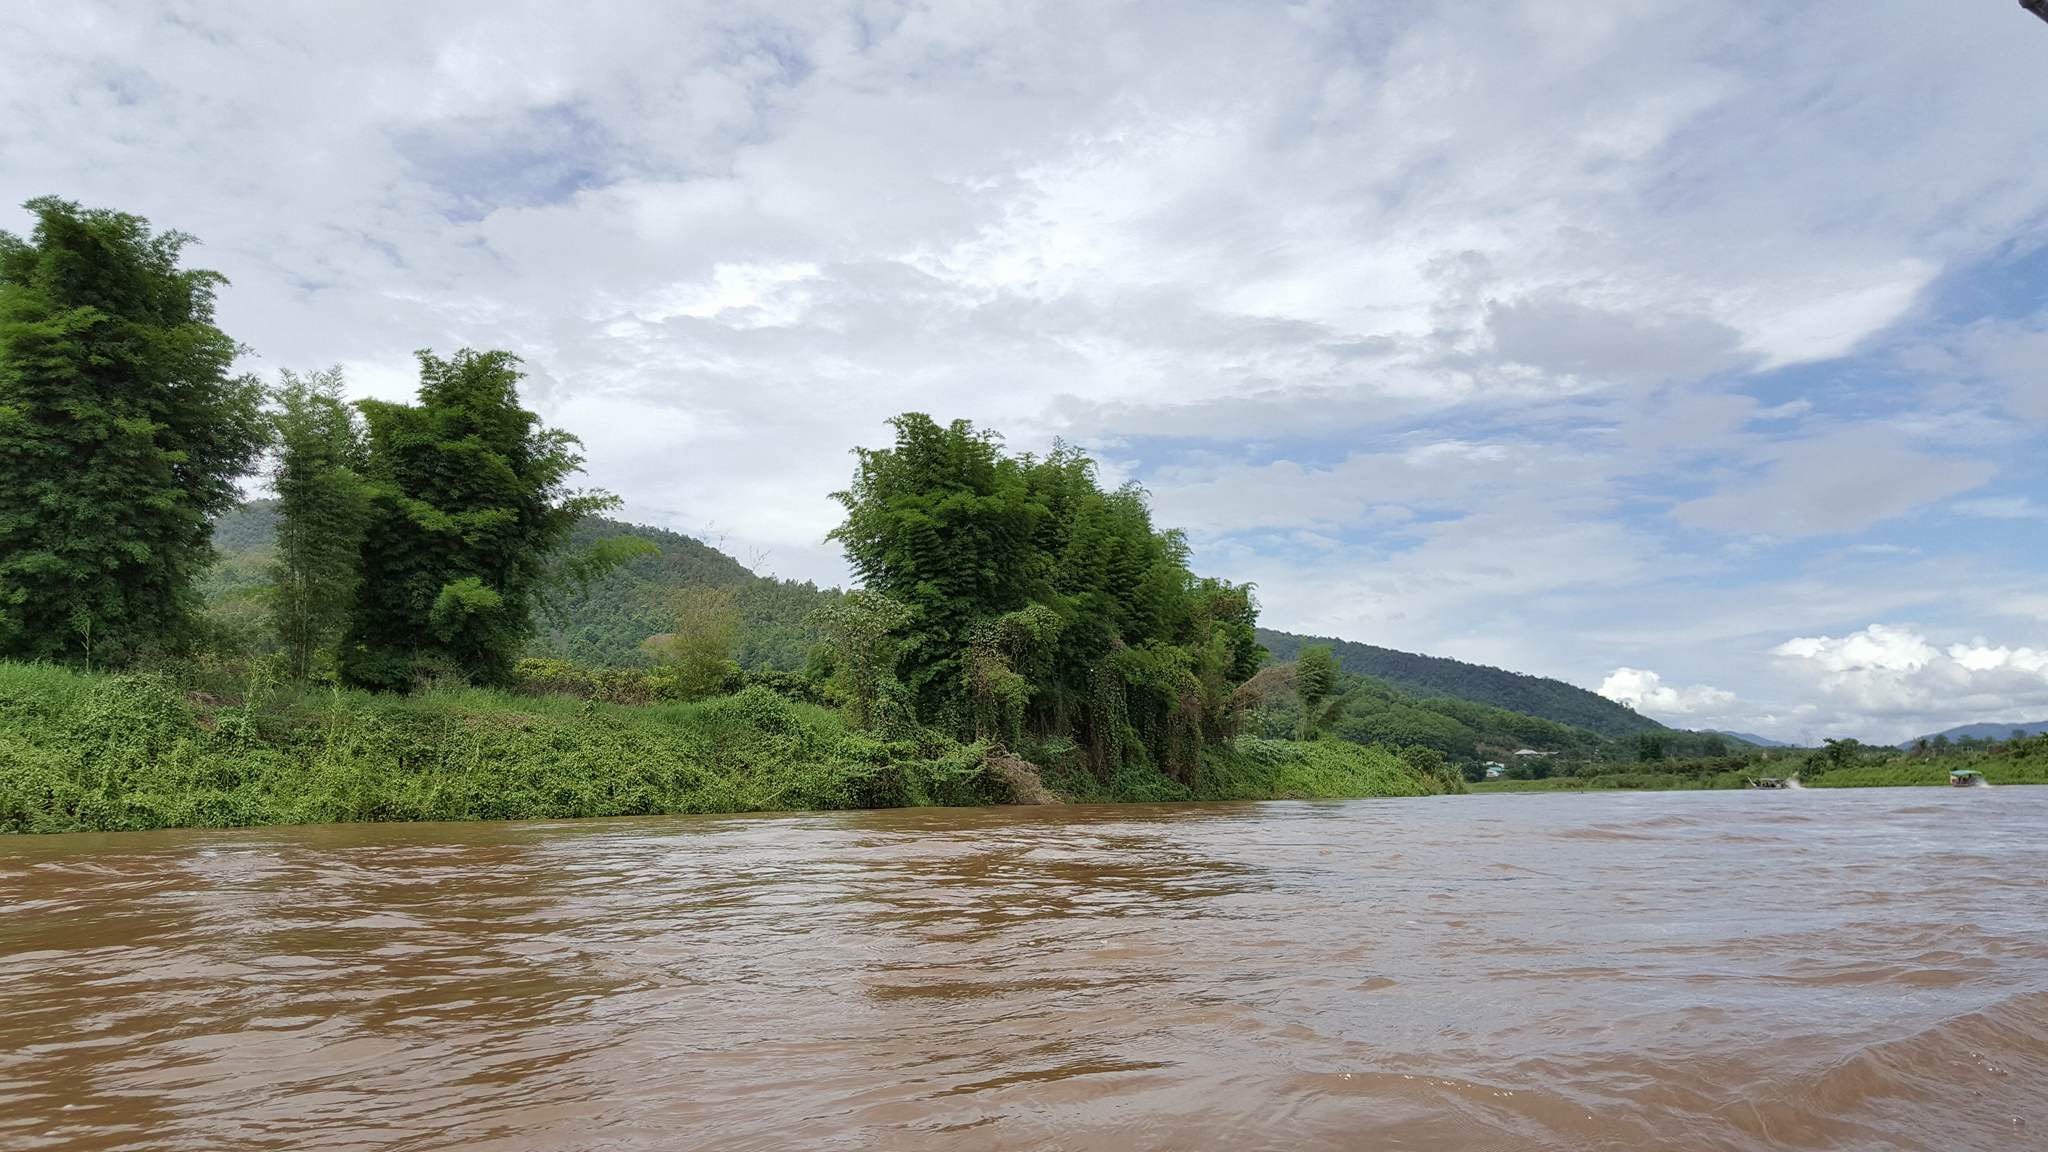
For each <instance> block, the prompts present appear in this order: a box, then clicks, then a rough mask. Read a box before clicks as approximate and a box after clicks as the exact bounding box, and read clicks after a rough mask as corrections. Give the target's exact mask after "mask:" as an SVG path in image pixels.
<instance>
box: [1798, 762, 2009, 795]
mask: <svg viewBox="0 0 2048 1152" xmlns="http://www.w3.org/2000/svg"><path fill="white" fill-rule="evenodd" d="M1950 768H1974V769H1976V770H1977V771H1979V772H1982V773H1983V774H1984V779H1985V780H1987V781H1989V782H1990V783H1992V784H2048V758H2042V757H2025V758H2021V757H2000V756H1987V757H1981V758H1976V759H1972V760H1970V761H1969V762H1968V763H1962V762H1960V761H1950V760H1944V759H1937V760H1926V761H1914V760H1905V761H1897V762H1894V763H1890V764H1869V765H1857V766H1855V767H1850V768H1837V769H1835V770H1834V771H1832V772H1827V773H1824V774H1822V775H1819V776H1815V777H1814V778H1813V779H1811V780H1804V781H1802V783H1804V784H1806V785H1807V786H1808V787H1811V788H1900V787H1909V786H1914V785H1927V784H1936V785H1941V786H1943V787H1947V786H1948V783H1949V780H1948V772H1949V769H1950Z"/></svg>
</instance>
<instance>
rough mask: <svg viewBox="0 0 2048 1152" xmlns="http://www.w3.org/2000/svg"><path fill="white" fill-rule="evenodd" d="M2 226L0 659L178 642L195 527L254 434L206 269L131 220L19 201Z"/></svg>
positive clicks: (120, 653)
mask: <svg viewBox="0 0 2048 1152" xmlns="http://www.w3.org/2000/svg"><path fill="white" fill-rule="evenodd" d="M27 208H28V210H29V211H30V212H31V213H33V214H34V216H35V221H36V223H35V228H34V230H33V231H32V232H31V234H30V235H29V237H28V238H27V239H22V238H20V237H17V236H13V235H9V234H6V233H0V655H6V656H12V657H16V658H27V659H54V660H68V661H84V662H87V663H109V662H118V661H122V660H126V659H129V658H131V657H133V656H134V655H135V654H137V653H138V652H141V651H144V650H147V649H151V648H167V647H175V646H177V645H179V644H180V643H182V642H183V641H184V640H185V639H186V638H188V637H189V635H190V626H191V623H192V621H193V619H194V616H195V612H196V609H197V596H196V593H195V592H194V582H195V580H196V579H197V578H198V577H199V576H200V575H201V574H203V573H204V572H205V570H206V568H207V566H208V564H209V563H210V562H211V560H212V556H213V545H212V533H211V527H210V523H211V520H212V518H213V517H214V516H216V515H218V514H220V513H222V512H224V511H226V510H227V509H228V508H230V507H231V506H233V504H234V503H235V501H236V499H237V496H238V492H237V489H236V486H235V481H236V479H237V478H238V477H240V476H242V475H243V474H245V473H246V472H247V471H248V470H249V467H250V465H251V464H252V463H253V461H254V460H255V457H256V455H257V453H258V452H259V451H260V449H261V446H262V443H263V438H264V422H263V419H262V416H261V412H260V407H261V395H262V389H261V387H260V386H259V385H258V384H257V383H256V381H255V380H254V379H252V378H250V377H246V376H235V375H231V370H232V366H233V363H234V360H235V357H236V355H237V353H238V351H239V349H238V348H237V346H236V345H235V342H234V341H233V340H231V339H229V338H228V336H227V334H226V333H224V332H222V331H221V330H220V329H219V328H218V327H217V326H215V324H214V312H213V301H214V292H215V290H216V289H217V288H218V287H219V286H220V285H221V284H223V283H224V282H225V281H224V280H223V278H222V277H221V276H220V275H219V274H217V273H214V272H208V271H203V270H200V269H192V268H184V267H181V266H180V257H181V255H182V253H183V250H184V248H185V246H186V244H188V243H189V242H190V241H191V238H190V237H188V236H186V235H184V234H183V233H179V232H152V231H151V230H150V226H149V223H148V222H147V221H145V220H143V219H141V218H140V217H136V216H130V215H127V214H125V213H120V212H111V211H105V210H100V209H91V210H88V209H83V208H80V207H79V206H78V205H77V204H74V203H71V202H69V201H65V200H59V199H56V198H53V197H44V198H42V199H37V200H31V201H29V202H28V204H27Z"/></svg>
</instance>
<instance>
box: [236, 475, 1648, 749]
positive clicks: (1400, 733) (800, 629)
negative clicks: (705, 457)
mask: <svg viewBox="0 0 2048 1152" xmlns="http://www.w3.org/2000/svg"><path fill="white" fill-rule="evenodd" d="M276 522H277V515H276V511H275V508H274V506H273V505H272V504H271V502H269V501H263V500H259V501H253V502H251V503H249V504H247V505H244V506H243V507H242V508H241V509H239V510H237V511H235V512H233V513H230V514H229V515H228V516H226V517H223V518H222V519H221V520H220V521H219V522H218V524H217V525H216V528H215V536H214V539H215V543H216V544H217V545H218V546H219V548H220V549H221V553H222V560H221V563H220V565H219V566H217V568H216V569H215V573H214V577H213V580H212V581H211V582H210V584H209V596H210V599H212V600H213V602H214V603H215V604H216V613H217V615H220V616H222V617H224V618H227V619H231V620H240V621H246V622H248V623H247V626H250V627H253V626H254V624H253V620H254V618H255V614H256V609H255V608H253V607H251V606H249V605H248V604H247V602H246V596H247V594H248V593H249V592H250V591H252V590H253V589H254V588H256V587H257V586H259V585H260V580H261V575H262V558H263V557H264V556H265V555H266V554H267V550H268V548H269V546H270V541H271V538H272V536H273V535H274V533H275V531H276ZM620 534H629V535H633V536H638V537H640V538H641V539H644V540H647V541H648V542H650V543H652V544H654V545H655V547H656V548H657V549H658V551H656V552H655V553H653V554H650V555H647V556H643V557H640V558H638V559H636V560H633V561H630V562H629V563H627V564H625V565H623V566H622V567H621V568H619V569H618V570H617V571H615V572H613V573H611V574H610V575H609V576H607V577H605V578H604V579H603V580H601V581H599V582H598V583H596V584H594V585H593V586H591V587H590V588H588V589H587V590H584V591H581V592H576V593H571V594H568V595H565V596H562V597H558V598H557V599H556V600H555V601H554V602H553V603H551V604H550V605H549V610H548V612H547V614H546V615H545V617H544V618H543V620H542V622H541V628H540V633H539V635H538V636H537V637H536V638H535V647H536V649H537V650H538V652H539V654H542V655H549V656H557V657H562V658H564V659H568V660H573V661H576V662H577V663H579V664H584V665H589V666H594V667H608V668H624V667H635V666H639V665H643V664H645V663H647V656H646V654H645V653H644V652H643V651H642V649H641V644H642V642H643V641H645V640H646V639H647V637H649V636H651V635H655V634H658V633H662V632H666V631H668V630H669V628H670V627H671V624H670V621H671V620H672V618H673V617H672V615H671V612H670V600H671V598H672V596H673V595H674V593H675V592H676V590H678V589H683V588H703V587H717V588H728V587H729V588H733V589H734V590H735V591H736V594H737V596H738V598H739V606H740V612H741V617H742V620H743V626H742V629H741V633H740V640H739V647H738V652H737V659H738V661H739V663H740V665H741V667H743V668H746V669H749V670H754V671H761V670H782V671H788V670H794V669H797V668H801V667H802V666H803V664H804V661H805V659H806V657H807V656H808V655H809V653H810V650H811V648H812V647H813V646H814V645H815V644H816V642H817V639H818V638H817V636H816V634H815V633H814V631H813V630H812V628H811V627H810V625H809V624H808V619H809V617H810V615H811V613H812V612H813V611H814V610H815V609H816V608H818V607H819V606H820V605H822V604H826V603H830V602H831V601H833V600H834V599H836V598H837V597H838V596H839V594H840V593H839V591H838V590H837V589H821V588H819V587H817V586H816V585H813V584H810V583H804V582H797V581H785V580H773V579H768V578H765V577H761V576H757V575H755V574H754V573H752V572H750V571H748V570H747V568H746V567H745V566H744V565H742V564H741V563H740V562H739V561H738V560H735V559H733V558H732V557H731V556H728V555H726V554H725V553H723V552H720V551H718V550H717V549H716V548H713V547H711V546H710V545H708V544H705V543H703V542H701V541H699V540H695V539H692V538H691V537H689V536H685V535H682V534H681V533H678V532H671V531H668V530H666V529H662V528H651V527H648V526H646V525H639V524H626V523H621V522H619V521H615V520H610V519H606V518H603V517H592V518H590V519H587V520H585V521H584V522H583V523H582V524H580V525H578V526H577V528H576V530H575V534H574V536H573V538H572V539H571V540H570V544H569V547H570V549H571V550H572V551H577V550H581V549H583V548H585V547H587V546H588V545H589V544H591V543H592V542H593V541H596V540H598V539H601V538H603V537H607V536H615V535H620ZM1258 638H1259V642H1260V643H1261V644H1263V645H1265V647H1266V648H1267V649H1268V650H1269V651H1270V652H1271V654H1272V660H1273V662H1275V663H1286V662H1289V661H1291V660H1293V659H1294V658H1295V656H1296V655H1297V654H1298V653H1299V652H1300V650H1301V648H1302V647H1303V646H1304V645H1305V644H1327V645H1329V646H1330V648H1331V649H1332V650H1333V652H1334V653H1335V655H1336V656H1337V660H1338V664H1339V666H1340V667H1341V668H1342V669H1343V671H1344V672H1345V673H1346V679H1345V684H1344V691H1345V692H1346V693H1347V694H1348V697H1347V702H1346V704H1345V706H1344V709H1343V711H1342V714H1341V715H1340V716H1339V717H1338V718H1337V719H1336V721H1335V722H1334V723H1333V724H1332V725H1331V726H1330V729H1329V732H1330V734H1331V735H1332V736H1335V737H1337V738H1339V739H1343V740H1348V741H1352V742H1355V743H1359V744H1382V745H1385V746H1388V747H1396V748H1398V747H1409V746H1421V747H1427V748H1434V749H1436V750H1438V751H1440V752H1442V753H1444V754H1445V755H1446V756H1448V757H1451V758H1452V759H1453V760H1456V761H1459V762H1466V763H1469V762H1472V761H1474V760H1475V759H1480V758H1484V757H1487V756H1493V755H1506V754H1508V753H1510V752H1512V751H1514V750H1516V749H1521V748H1530V749H1535V750H1538V751H1543V752H1555V753H1558V755H1559V759H1560V760H1561V761H1565V762H1571V761H1579V762H1583V761H1594V760H1602V761H1616V760H1628V759H1632V758H1633V757H1634V755H1635V738H1636V737H1637V736H1639V735H1641V734H1643V733H1660V734H1668V735H1671V736H1673V737H1674V738H1675V737H1677V736H1678V734H1677V733H1672V732H1671V731H1670V730H1669V729H1667V728H1665V727H1664V726H1663V725H1661V724H1659V723H1657V722H1656V721H1654V720H1651V719H1649V718H1647V717H1644V716H1640V715H1638V714H1637V713H1635V712H1633V711H1631V710H1629V709H1627V708H1624V707H1622V706H1621V705H1619V704H1615V703H1613V702H1612V701H1609V700H1606V699H1603V698H1602V697H1600V696H1598V695H1595V694H1594V693H1591V692H1588V691H1586V690H1585V689H1582V688H1576V687H1573V686H1572V685H1570V684H1566V683H1563V682H1562V681H1558V680H1549V679H1544V678H1542V677H1538V676H1524V675H1521V674H1518V673H1514V672H1506V671H1502V670H1501V669H1498V668H1487V667H1483V666H1481V665H1477V664H1467V663H1464V662H1462V661H1458V660H1448V659H1443V658H1441V657H1435V656H1421V655H1417V654H1414V653H1409V652H1398V651H1394V650H1392V649H1388V648H1379V647H1375V646H1373V645H1370V644H1359V643H1355V642H1352V641H1347V640H1324V639H1319V638H1316V637H1307V636H1300V635H1296V634H1293V633H1288V632H1275V631H1271V630H1268V629H1260V630H1259V632H1258ZM1292 699H1293V698H1292V695H1291V694H1289V693H1282V694H1280V695H1279V696H1277V697H1276V698H1275V699H1274V700H1272V701H1271V702H1270V703H1269V705H1268V706H1267V708H1266V709H1264V710H1263V714H1264V717H1265V718H1264V721H1263V723H1262V724H1261V729H1262V730H1263V731H1265V732H1267V733H1269V734H1271V735H1276V736H1278V735H1283V734H1285V733H1287V732H1290V731H1292V729H1293V725H1294V722H1295V712H1294V711H1293V709H1294V704H1293V703H1292Z"/></svg>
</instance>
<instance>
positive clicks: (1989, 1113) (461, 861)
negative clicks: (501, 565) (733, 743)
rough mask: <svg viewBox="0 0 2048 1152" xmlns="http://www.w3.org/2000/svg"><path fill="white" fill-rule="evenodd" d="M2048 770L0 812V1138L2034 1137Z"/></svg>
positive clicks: (580, 1142) (1494, 1143)
mask: <svg viewBox="0 0 2048 1152" xmlns="http://www.w3.org/2000/svg"><path fill="white" fill-rule="evenodd" d="M2044 832H2048V788H2039V789H2025V788H2003V789H1989V790H1968V791H1962V790H1958V791H1953V792H1951V791H1946V790H1941V789H1918V790H1910V789H1873V790H1865V791H1857V792H1818V791H1815V792H1782V793H1745V794H1720V795H1714V794H1699V793H1693V794H1686V793H1666V794H1658V795H1597V796H1568V795H1565V796H1498V795H1496V796H1473V797H1444V798H1438V799H1428V800H1413V801H1361V802H1351V803H1331V804H1301V803H1273V804H1247V805H1228V806H1193V807H1176V808H1066V809H1039V810H1016V809H1010V810H967V811H954V810H940V811H932V810H925V811H905V812H875V813H846V814H825V815H804V816H791V817H730V818H694V819H685V818H679V819H665V820H635V821H609V822H589V823H558V824H495V825H447V824H442V825H381V826H355V827H342V828H310V829H266V830H255V831H237V832H171V833H145V834H127V835H109V836H65V837H47V838H13V839H0V1148H5V1149H10V1150H11V1149H40V1148H62V1149H206V1150H217V1149H255V1148H264V1149H270V1148H277V1149H286V1148H289V1149H313V1148H317V1149H365V1150H369V1149H430V1148H432V1149H439V1148H458V1147H459V1148H477V1149H502V1150H508V1152H510V1150H532V1149H671V1148H704V1149H783V1148H820V1149H841V1148H845V1149H855V1148H885V1149H998V1148H1001V1149H1013V1148H1034V1149H1035V1148H1048V1149H1151V1148H1157V1149H1169V1148H1170V1149H1184V1148H1218V1149H1251V1148H1271V1149H1322V1148H1329V1149H1340V1148H1341V1149H1349V1148H1359V1149H1381V1148H1384V1149H1421V1150H1437V1149H1442V1150H1454V1149H1455V1150H1461V1152H1462V1150H1466V1149H1481V1150H1485V1149H1588V1148H1592V1149H1688V1150H1692V1149H1745V1150H1746V1149H1779V1148H1797V1149H1804V1148H1813V1149H1858V1150H1861V1149H1927V1150H1940V1152H1956V1150H1958V1149H2007V1148H2010V1149H2042V1148H2048V855H2044V852H2043V848H2044V838H2043V834H2044Z"/></svg>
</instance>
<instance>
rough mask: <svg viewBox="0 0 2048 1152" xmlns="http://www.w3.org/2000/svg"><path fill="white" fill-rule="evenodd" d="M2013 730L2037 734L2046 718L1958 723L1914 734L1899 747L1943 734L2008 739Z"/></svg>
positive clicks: (2047, 725) (1952, 737) (2046, 729)
mask: <svg viewBox="0 0 2048 1152" xmlns="http://www.w3.org/2000/svg"><path fill="white" fill-rule="evenodd" d="M2014 732H2025V733H2026V734H2027V735H2029V736H2039V735H2040V734H2041V733H2043V732H2048V720H2033V721H2028V722H2025V723H2018V724H2001V723H1996V722H1992V721H1985V722H1983V723H1980V724H1958V725H1956V726H1955V727H1953V728H1946V729H1943V730H1942V731H1940V732H1930V733H1928V734H1927V735H1925V736H1916V737H1914V738H1913V739H1911V740H1906V741H1903V742H1901V743H1900V744H1899V747H1901V748H1911V747H1913V746H1914V745H1915V744H1918V743H1920V741H1922V740H1925V741H1928V742H1929V743H1932V742H1934V741H1936V740H1939V739H1941V738H1942V737H1944V736H1946V737H1947V738H1948V739H1950V740H2005V739H2009V738H2010V737H2011V736H2012V734H2013V733H2014Z"/></svg>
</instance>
